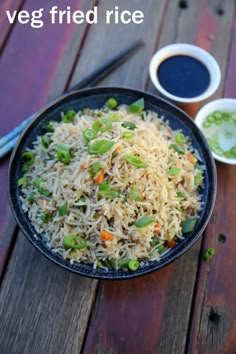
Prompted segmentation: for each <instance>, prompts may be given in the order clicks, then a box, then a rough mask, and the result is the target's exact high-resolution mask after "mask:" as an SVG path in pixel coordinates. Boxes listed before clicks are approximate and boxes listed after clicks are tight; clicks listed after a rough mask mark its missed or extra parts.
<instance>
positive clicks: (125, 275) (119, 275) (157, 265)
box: [8, 86, 217, 280]
mask: <svg viewBox="0 0 236 354" xmlns="http://www.w3.org/2000/svg"><path fill="white" fill-rule="evenodd" d="M100 93H107V94H108V95H110V96H111V94H112V93H113V94H119V93H122V94H126V95H127V94H132V95H134V96H135V97H144V99H145V98H148V99H149V100H150V101H154V102H156V101H159V102H160V103H162V104H164V107H165V108H166V107H169V108H170V109H171V110H172V111H173V110H174V111H176V112H178V113H179V114H181V115H184V116H185V118H186V119H187V120H189V124H190V125H192V128H193V129H196V130H197V132H198V134H199V136H200V138H201V140H202V142H203V143H204V144H203V146H204V149H205V150H206V151H207V152H208V158H209V161H210V165H211V170H210V172H211V174H212V178H213V181H212V186H211V185H210V187H211V189H212V191H211V192H212V193H211V194H210V193H209V200H208V201H207V205H209V209H208V214H207V215H206V217H205V219H204V220H201V221H202V224H201V226H200V227H199V225H198V226H197V228H198V230H195V233H196V234H195V236H194V238H193V239H191V240H188V242H187V241H186V244H185V245H184V246H183V247H182V249H180V250H178V253H177V254H173V255H171V256H170V257H168V258H166V259H164V258H162V262H159V261H156V262H153V263H152V265H151V266H150V267H148V269H145V267H144V268H143V267H141V268H139V269H138V270H137V271H135V272H129V271H128V272H124V271H123V272H119V271H114V272H113V273H110V272H109V271H108V272H105V271H103V272H100V273H98V272H93V268H92V267H91V266H90V267H89V270H86V268H85V269H84V264H82V263H77V262H76V263H77V264H78V265H82V266H83V267H82V269H81V270H80V269H78V268H77V269H75V268H73V266H72V265H71V264H70V263H69V261H67V262H66V264H64V263H62V259H61V258H62V257H61V258H60V259H57V258H55V257H56V254H54V253H53V252H52V251H51V250H50V249H49V248H47V250H46V251H45V250H44V249H43V248H42V246H40V245H39V244H38V243H37V242H36V239H35V238H34V236H33V235H29V234H28V232H27V230H26V227H25V225H24V220H21V217H20V215H18V214H17V211H16V209H15V206H14V198H13V196H14V188H15V187H14V186H13V185H12V182H13V181H12V180H11V174H12V171H13V169H14V164H15V163H17V160H18V159H17V151H18V148H19V147H20V145H21V143H22V141H23V140H24V138H25V136H27V133H29V135H30V134H31V132H32V130H31V127H32V126H33V125H34V124H35V123H39V121H40V118H41V115H43V114H46V113H47V110H49V109H50V108H52V107H54V106H55V105H57V104H59V103H61V102H62V101H63V100H67V99H69V98H72V97H73V96H75V97H76V96H77V97H81V96H88V95H89V94H90V95H94V94H100ZM15 160H16V161H15ZM216 182H217V175H216V166H215V162H214V159H213V157H212V155H211V153H210V150H209V147H208V145H207V143H206V140H205V137H204V135H203V133H202V132H201V130H200V129H199V128H198V127H197V126H196V125H195V124H194V122H193V120H192V119H191V118H190V117H189V116H188V115H187V114H186V113H185V112H184V111H183V110H181V109H180V108H178V107H176V106H175V105H174V104H172V103H170V102H168V101H167V100H164V99H163V98H160V97H158V96H156V95H153V94H151V93H149V92H145V91H142V90H136V89H133V88H128V87H114V86H112V87H95V88H93V87H92V88H87V89H84V90H78V91H73V92H71V93H69V94H66V95H62V96H60V97H58V98H56V99H55V100H53V101H52V102H50V103H48V104H47V105H45V106H44V107H43V108H42V109H41V110H40V111H39V112H38V113H36V115H35V117H34V118H33V120H32V121H31V122H30V123H29V124H28V125H27V126H26V127H25V129H24V131H23V132H22V134H21V136H20V138H19V140H18V142H17V144H16V146H15V148H14V150H13V152H12V155H11V158H10V163H9V170H8V196H9V201H10V207H11V210H12V213H13V215H14V217H15V219H16V221H17V223H18V225H19V227H20V229H21V231H22V232H23V234H24V235H25V236H26V238H27V239H28V241H29V242H30V243H31V244H32V245H33V246H34V247H35V248H36V249H37V250H38V251H39V252H40V253H41V254H42V255H43V256H45V257H46V258H47V259H48V260H50V261H51V262H52V263H54V264H57V265H58V266H60V267H61V268H63V269H65V270H68V271H70V272H72V273H75V274H77V275H82V276H86V277H89V278H93V279H107V280H126V279H132V278H136V277H139V276H143V275H146V274H149V273H151V272H153V271H156V270H159V269H162V268H164V267H165V266H166V265H168V264H170V263H172V262H173V261H175V260H176V259H177V258H179V257H180V256H181V255H183V254H184V253H185V252H187V251H188V250H189V249H190V248H191V247H192V246H193V245H194V244H195V243H196V241H197V240H198V239H199V237H200V236H201V234H202V233H203V231H204V230H205V228H206V226H207V224H208V222H209V219H210V217H211V214H212V212H213V209H214V204H215V199H216V192H217V183H216ZM27 219H28V220H29V218H28V216H27ZM29 222H30V221H29ZM30 224H31V222H30ZM31 225H32V224H31ZM185 240H186V239H185ZM45 248H46V247H45ZM168 254H169V253H167V255H168Z"/></svg>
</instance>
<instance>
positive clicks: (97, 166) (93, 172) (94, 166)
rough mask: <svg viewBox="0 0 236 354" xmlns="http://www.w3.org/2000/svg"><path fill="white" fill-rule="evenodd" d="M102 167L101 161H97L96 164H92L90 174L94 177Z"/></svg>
mask: <svg viewBox="0 0 236 354" xmlns="http://www.w3.org/2000/svg"><path fill="white" fill-rule="evenodd" d="M100 169H101V164H100V162H95V163H94V164H92V166H91V168H90V169H89V174H90V176H92V177H94V176H96V174H97V173H98V171H100Z"/></svg>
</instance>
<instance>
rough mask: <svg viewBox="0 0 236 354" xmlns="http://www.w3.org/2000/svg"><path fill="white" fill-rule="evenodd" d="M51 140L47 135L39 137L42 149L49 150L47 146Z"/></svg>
mask: <svg viewBox="0 0 236 354" xmlns="http://www.w3.org/2000/svg"><path fill="white" fill-rule="evenodd" d="M51 142H52V141H51V139H50V138H49V137H48V136H47V135H43V136H42V137H41V144H42V145H43V147H44V148H45V149H48V148H49V145H50V144H51Z"/></svg>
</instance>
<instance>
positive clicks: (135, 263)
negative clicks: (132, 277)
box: [128, 259, 139, 272]
mask: <svg viewBox="0 0 236 354" xmlns="http://www.w3.org/2000/svg"><path fill="white" fill-rule="evenodd" d="M128 267H129V269H130V270H132V272H135V271H136V270H137V269H138V268H139V261H137V260H136V259H131V260H130V261H129V264H128Z"/></svg>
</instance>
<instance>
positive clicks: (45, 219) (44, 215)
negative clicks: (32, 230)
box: [40, 213, 53, 224]
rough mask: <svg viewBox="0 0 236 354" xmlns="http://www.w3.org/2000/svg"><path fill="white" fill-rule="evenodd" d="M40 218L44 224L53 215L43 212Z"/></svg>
mask: <svg viewBox="0 0 236 354" xmlns="http://www.w3.org/2000/svg"><path fill="white" fill-rule="evenodd" d="M40 219H41V220H42V221H43V222H44V223H45V224H47V223H48V222H50V221H52V219H53V217H52V214H49V213H43V214H42V215H41V216H40Z"/></svg>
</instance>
